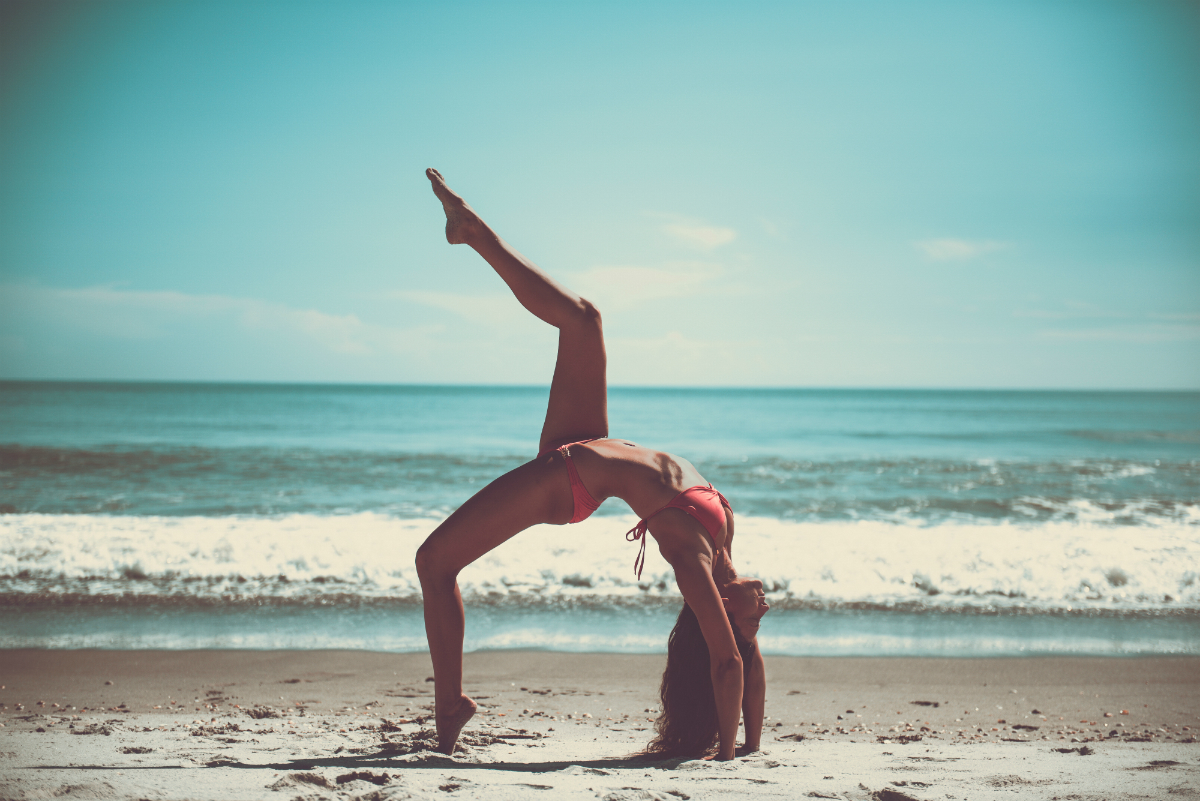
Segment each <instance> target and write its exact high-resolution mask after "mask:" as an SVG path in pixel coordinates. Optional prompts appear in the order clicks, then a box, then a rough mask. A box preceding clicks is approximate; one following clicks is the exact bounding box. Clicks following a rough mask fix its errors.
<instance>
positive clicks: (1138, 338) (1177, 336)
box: [1037, 323, 1200, 344]
mask: <svg viewBox="0 0 1200 801" xmlns="http://www.w3.org/2000/svg"><path fill="white" fill-rule="evenodd" d="M1037 335H1038V337H1039V338H1041V339H1056V340H1068V341H1076V342H1133V343H1138V344H1152V343H1158V342H1186V341H1190V340H1194V339H1200V324H1196V325H1185V324H1175V325H1171V324H1165V323H1133V324H1130V325H1113V326H1104V327H1100V328H1075V329H1046V330H1043V331H1039V332H1038V333H1037Z"/></svg>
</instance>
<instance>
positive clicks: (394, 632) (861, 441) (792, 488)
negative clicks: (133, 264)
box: [0, 382, 1200, 656]
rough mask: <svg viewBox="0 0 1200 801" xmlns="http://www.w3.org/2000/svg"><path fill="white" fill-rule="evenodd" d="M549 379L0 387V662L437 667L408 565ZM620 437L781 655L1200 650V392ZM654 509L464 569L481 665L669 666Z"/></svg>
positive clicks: (873, 411)
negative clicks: (677, 504)
mask: <svg viewBox="0 0 1200 801" xmlns="http://www.w3.org/2000/svg"><path fill="white" fill-rule="evenodd" d="M546 393H547V390H546V389H545V388H539V387H413V386H330V385H244V384H166V383H163V384H136V383H67V382H0V646H6V647H14V646H30V645H32V646H45V647H77V646H81V645H89V646H95V647H113V648H139V647H179V648H184V647H313V648H316V647H358V648H375V649H381V650H417V649H421V648H423V645H424V635H423V630H422V627H421V623H420V619H419V615H418V614H417V611H415V610H419V601H420V594H419V589H418V588H417V586H416V582H415V575H414V574H413V570H412V554H413V552H414V551H415V548H416V546H417V544H419V543H420V541H421V540H422V539H423V537H424V536H425V535H426V534H427V533H428V532H429V531H430V530H431V529H432V528H433V527H434V526H436V524H437V522H438V521H439V520H440V519H441V518H443V517H444V516H445V515H446V514H448V513H449V512H450V511H451V510H453V509H454V508H455V507H456V506H457V505H458V504H460V503H462V501H463V500H465V499H466V498H467V497H469V496H470V495H471V494H472V493H473V492H474V491H476V490H477V489H478V488H479V487H481V486H483V485H484V484H485V483H486V482H488V481H490V480H491V479H492V478H494V477H495V476H497V475H499V474H501V473H503V472H505V471H506V470H509V469H512V468H513V467H516V466H517V465H519V464H521V463H522V462H523V461H525V460H527V459H529V458H530V457H531V456H532V455H533V453H534V452H535V451H536V449H537V437H538V433H539V431H540V427H541V420H542V415H543V413H544V408H545V401H546ZM610 419H611V431H612V433H613V435H614V436H619V437H622V438H626V439H631V440H634V441H637V442H640V443H642V444H646V445H650V446H653V447H657V448H661V449H664V450H668V451H671V452H675V453H678V454H679V455H681V456H684V457H686V458H688V459H689V460H691V461H692V462H693V463H694V464H696V466H697V467H698V468H699V469H700V471H701V472H702V473H703V474H704V475H705V477H706V478H708V479H709V480H711V481H712V482H713V483H714V484H715V485H716V486H718V487H719V488H720V489H721V490H722V492H723V493H724V494H725V495H726V496H727V497H728V498H729V499H730V501H731V502H732V503H733V506H734V509H735V511H736V513H737V515H738V535H737V538H738V562H739V566H740V567H741V569H742V570H743V572H753V573H754V574H756V575H759V576H761V577H762V578H763V579H764V582H765V583H766V585H767V588H768V591H769V594H770V598H771V602H772V605H773V607H774V610H773V612H772V613H771V616H770V617H768V619H767V623H766V624H765V625H764V630H763V633H762V638H763V643H764V648H766V649H767V650H769V651H771V652H775V653H795V654H871V653H877V654H942V655H988V654H994V655H1005V656H1011V655H1020V654H1033V653H1091V654H1105V655H1121V654H1133V653H1195V652H1196V651H1197V647H1198V646H1197V643H1200V637H1197V634H1198V633H1200V632H1198V630H1197V620H1200V393H1184V392H1172V393H1153V392H1146V393H1127V392H1111V393H1107V392H1001V391H996V392H984V391H915V390H900V391H894V390H728V389H719V390H718V389H713V390H704V389H686V390H680V389H624V388H614V389H612V390H611V391H610ZM632 522H633V521H632V519H631V517H630V513H629V510H628V509H627V508H625V507H624V506H623V505H622V504H621V503H620V502H619V501H609V502H607V503H606V504H605V505H604V506H603V507H601V510H600V512H599V513H598V514H597V515H596V516H594V517H593V518H592V519H590V520H588V521H585V523H583V524H580V525H579V526H572V527H570V528H557V527H540V528H538V529H534V530H531V531H530V532H526V533H524V534H522V535H521V536H520V537H518V538H516V539H515V540H513V542H512V543H510V544H508V545H506V546H504V547H503V548H501V549H500V550H498V551H497V552H495V553H494V554H492V555H490V556H489V558H488V559H486V560H484V561H483V562H481V563H478V564H477V565H475V566H473V567H472V568H470V569H469V570H468V571H467V572H464V575H463V577H462V584H463V589H464V595H465V596H466V597H467V601H468V605H469V606H470V607H471V609H472V612H471V614H470V615H469V626H472V627H475V628H474V629H469V633H468V647H474V648H505V647H512V648H515V647H548V648H553V649H557V650H576V651H578V650H585V651H586V650H593V651H658V650H662V648H663V646H664V643H665V633H666V631H667V630H669V628H670V623H671V621H672V619H673V615H674V611H675V610H677V608H678V596H677V594H676V593H675V590H674V585H673V581H672V580H671V576H670V573H669V569H667V568H666V567H665V564H663V563H661V560H657V555H655V554H651V562H650V563H649V564H648V570H647V575H646V576H645V577H644V579H645V580H643V581H641V582H639V581H637V580H635V579H634V578H633V576H632V575H631V567H630V566H631V564H632V559H633V554H632V552H630V551H629V550H628V549H627V547H626V543H625V542H624V539H623V537H622V536H621V534H622V532H623V531H624V530H625V529H626V528H628V526H629V525H631V524H632ZM652 550H653V549H652ZM656 560H657V561H656ZM471 631H475V632H476V633H475V634H472V633H471Z"/></svg>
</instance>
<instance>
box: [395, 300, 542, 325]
mask: <svg viewBox="0 0 1200 801" xmlns="http://www.w3.org/2000/svg"><path fill="white" fill-rule="evenodd" d="M389 297H392V298H396V299H398V300H406V301H409V302H410V303H419V304H421V305H422V306H429V307H431V308H434V309H441V310H442V311H447V312H450V313H451V314H454V315H457V316H458V317H461V318H462V319H464V320H467V321H469V322H472V323H476V324H479V325H483V326H486V327H489V328H494V329H501V330H507V329H510V328H512V327H513V326H519V325H522V324H525V323H527V322H528V321H529V320H531V319H532V318H531V317H530V315H529V312H527V311H525V309H523V308H522V307H521V304H519V303H517V301H516V300H515V299H514V298H513V296H512V295H511V294H508V293H497V294H494V295H461V294H458V293H456V292H424V291H419V290H404V291H401V292H392V293H390V295H389Z"/></svg>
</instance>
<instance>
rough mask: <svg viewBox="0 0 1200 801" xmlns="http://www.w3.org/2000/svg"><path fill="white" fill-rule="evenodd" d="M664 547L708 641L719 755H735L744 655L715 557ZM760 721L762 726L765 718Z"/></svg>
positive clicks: (706, 641) (720, 758) (684, 594)
mask: <svg viewBox="0 0 1200 801" xmlns="http://www.w3.org/2000/svg"><path fill="white" fill-rule="evenodd" d="M661 544H662V543H661V542H660V546H661ZM663 550H664V553H663V556H664V557H665V558H666V560H667V561H668V562H669V563H670V564H671V566H672V567H673V568H675V581H676V582H677V583H678V584H679V590H680V592H682V593H683V599H684V600H685V601H686V602H687V604H688V606H690V607H691V608H692V611H693V612H695V613H696V619H697V620H698V621H699V623H700V631H701V632H702V633H703V634H704V641H705V643H707V645H708V656H709V670H710V672H711V675H712V686H713V695H714V696H715V698H716V702H717V722H718V728H717V731H718V737H719V745H718V749H717V759H719V760H726V759H733V757H734V756H735V752H736V746H737V730H738V719H739V718H740V717H741V710H742V681H743V676H742V657H741V655H740V654H739V653H738V650H737V643H736V642H734V639H733V629H732V628H730V625H729V618H728V617H726V615H725V607H724V606H723V605H722V604H721V595H720V593H719V592H718V591H717V585H716V583H715V582H714V581H713V578H712V557H711V556H709V555H707V554H704V553H700V552H695V551H693V552H691V553H688V552H686V551H685V552H684V553H667V550H668V549H665V548H664V549H663ZM759 723H760V728H761V720H760V721H759Z"/></svg>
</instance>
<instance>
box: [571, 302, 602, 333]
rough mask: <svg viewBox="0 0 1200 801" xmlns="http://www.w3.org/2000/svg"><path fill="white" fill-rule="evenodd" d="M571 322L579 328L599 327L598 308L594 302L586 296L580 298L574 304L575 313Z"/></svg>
mask: <svg viewBox="0 0 1200 801" xmlns="http://www.w3.org/2000/svg"><path fill="white" fill-rule="evenodd" d="M573 322H574V323H575V324H576V325H578V326H580V327H581V328H595V329H599V328H600V327H601V323H602V321H601V319H600V310H599V309H598V308H596V304H594V303H592V302H591V301H590V300H588V299H587V298H580V299H579V301H578V302H577V303H576V304H575V315H574V320H573Z"/></svg>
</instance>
